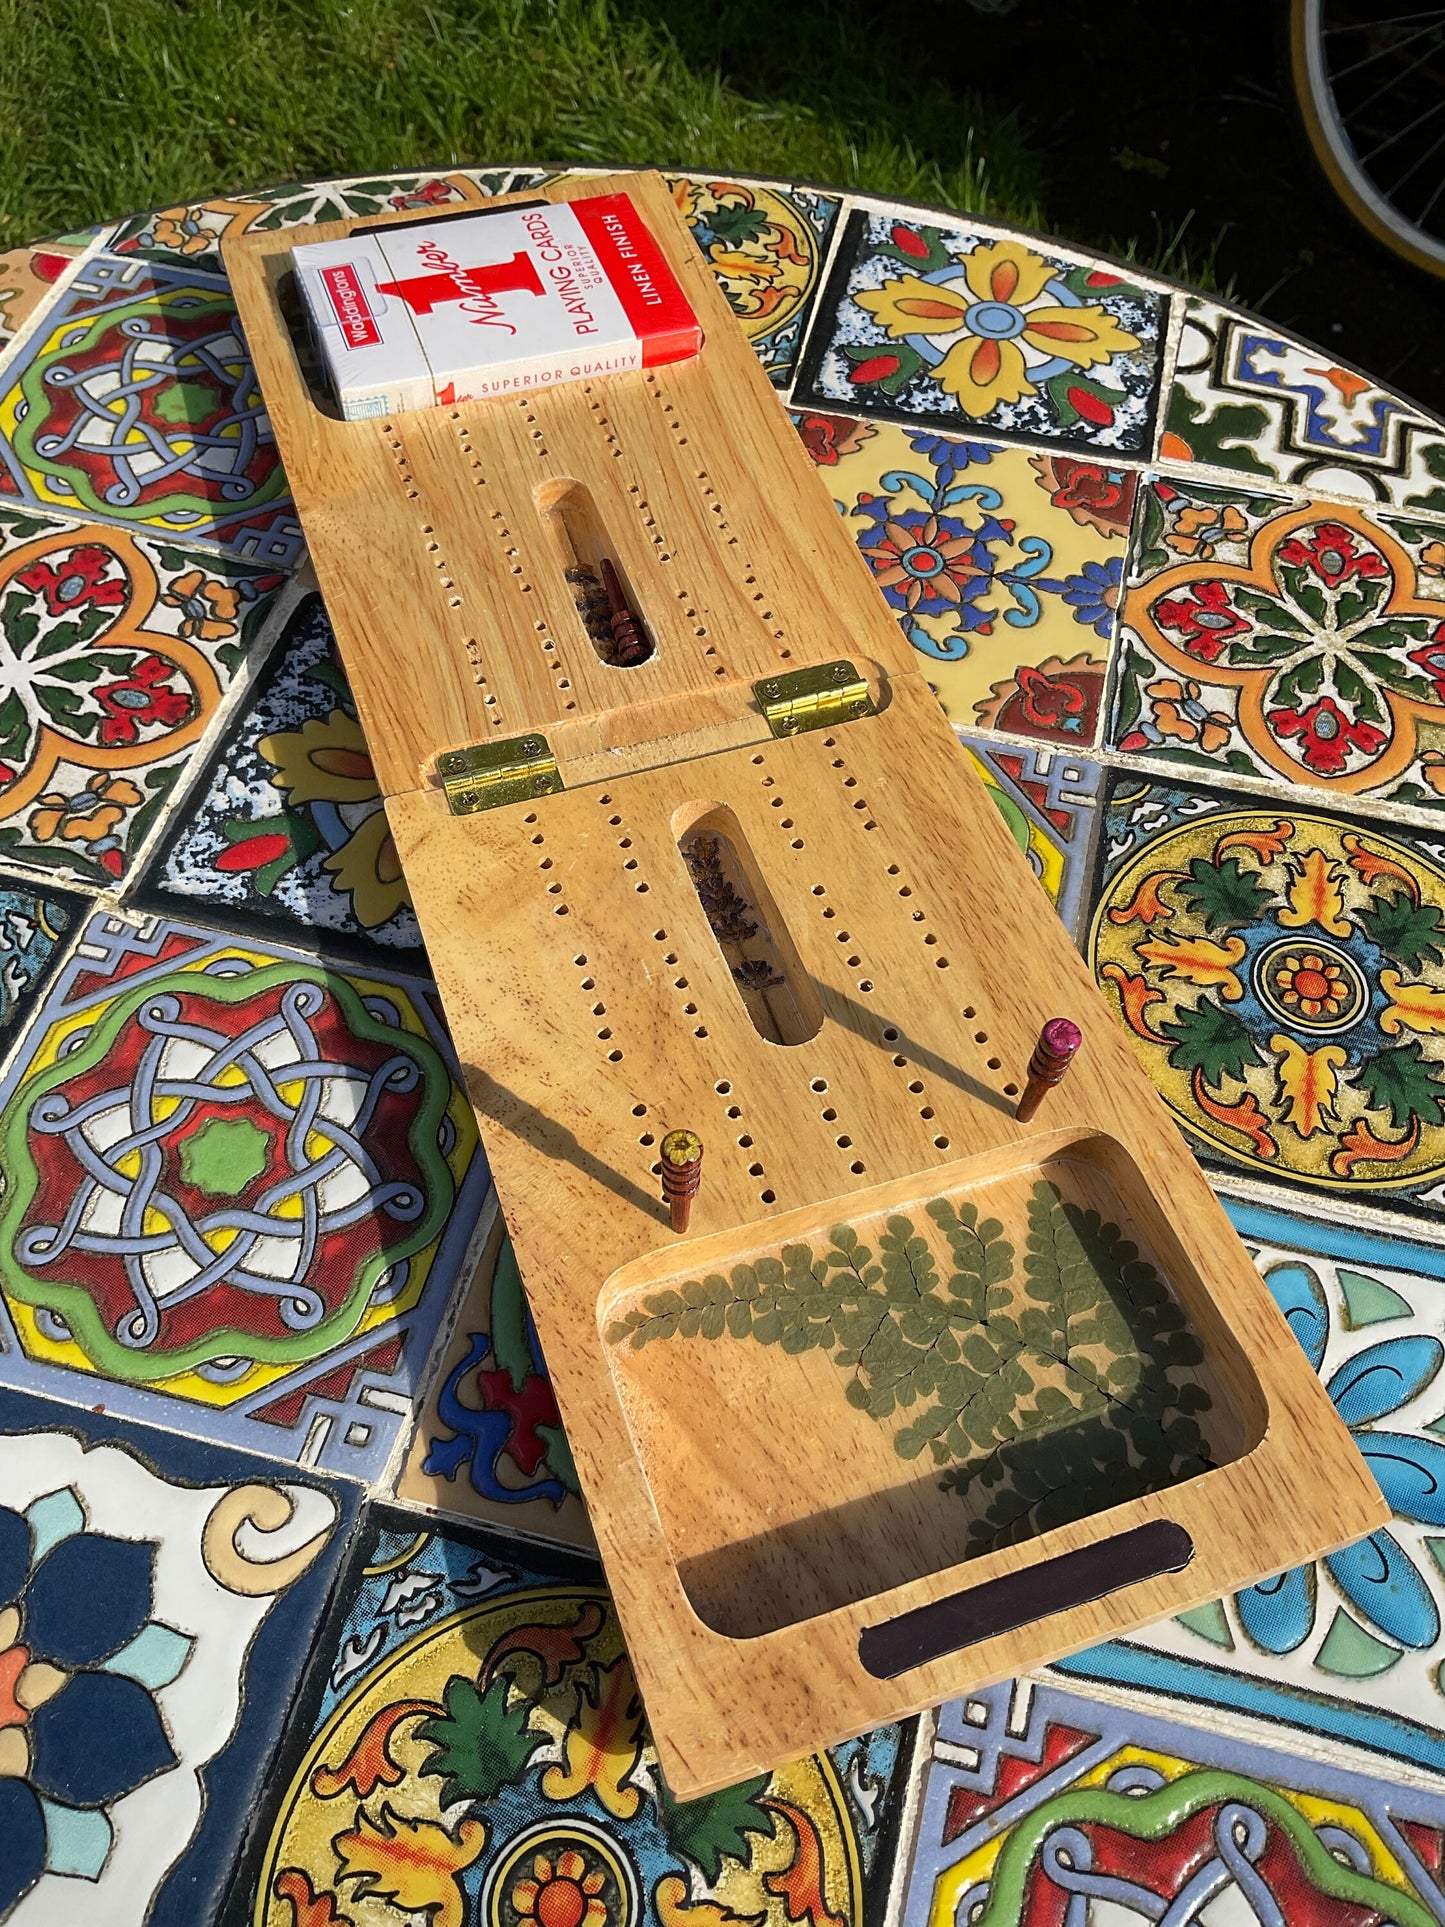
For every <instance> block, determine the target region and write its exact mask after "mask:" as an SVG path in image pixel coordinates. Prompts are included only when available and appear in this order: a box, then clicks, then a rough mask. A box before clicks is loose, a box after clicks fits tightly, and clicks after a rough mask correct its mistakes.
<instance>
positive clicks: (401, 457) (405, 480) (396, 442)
mask: <svg viewBox="0 0 1445 1927" xmlns="http://www.w3.org/2000/svg"><path fill="white" fill-rule="evenodd" d="M452 419H453V421H455V420H456V417H455V415H454V416H453V417H452ZM383 433H384V434H385V436H386V443H387V446H388V448H390V450H391V454H392V459H393V461H395V463H396V466H397V469H398V471H399V473H400V475H401V485H402V488H403V489H404V490H405V491H406V498H407V500H408V501H409V502H419V501H420V500H421V490H420V489H419V488H418V487H417V485H416V476H415V475H414V474H413V473H412V467H411V460H410V457H409V456H408V455H407V452H406V448H405V445H404V444H403V442H402V439H401V437H400V435H399V434H398V433H397V431H396V428H395V426H394V425H393V424H392V423H391V422H390V421H387V422H386V423H385V424H384V427H383ZM421 533H422V536H423V538H424V540H425V542H426V551H427V554H428V555H429V556H430V557H431V559H432V564H433V566H434V567H435V569H436V571H437V573H438V575H439V576H440V577H441V584H442V587H443V588H444V589H445V590H446V592H447V602H448V604H449V605H450V607H452V608H453V609H460V608H461V606H462V598H461V597H460V596H459V595H458V594H457V585H456V583H455V582H454V581H453V580H452V576H451V570H450V567H449V565H448V563H447V560H446V557H445V556H444V555H443V554H442V552H441V544H440V543H439V542H438V541H437V540H436V530H435V529H434V528H433V526H432V524H431V523H430V522H423V523H422V524H421ZM462 628H463V631H464V632H465V628H466V625H465V623H463V625H462ZM462 647H463V648H464V649H465V650H466V652H467V660H468V662H469V663H470V664H471V667H472V680H473V682H475V683H476V684H477V686H478V687H479V688H481V689H485V688H486V686H487V678H486V674H485V671H484V669H483V667H482V650H481V645H480V643H478V641H477V639H476V637H475V636H469V635H467V634H465V633H463V635H462ZM484 700H485V701H486V702H487V703H488V704H490V705H491V706H492V708H493V710H494V712H495V709H496V701H497V699H496V697H495V696H493V695H488V696H487V697H486V698H485V699H484ZM501 720H502V718H501V716H500V714H497V713H494V714H493V716H492V721H493V723H500V722H501Z"/></svg>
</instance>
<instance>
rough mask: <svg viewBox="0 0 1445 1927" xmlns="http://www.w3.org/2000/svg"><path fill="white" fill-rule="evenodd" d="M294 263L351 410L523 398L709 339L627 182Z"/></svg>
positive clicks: (330, 247)
mask: <svg viewBox="0 0 1445 1927" xmlns="http://www.w3.org/2000/svg"><path fill="white" fill-rule="evenodd" d="M292 262H293V265H294V268H295V271H296V276H297V280H298V282H299V284H300V288H301V293H302V297H303V300H304V302H305V306H306V313H307V319H308V322H309V325H310V328H311V332H312V336H313V339H314V341H315V343H316V346H317V349H318V352H319V355H320V358H321V361H322V365H323V366H324V367H325V369H326V371H327V375H328V378H329V381H330V384H331V388H332V391H333V393H334V395H335V398H336V401H337V404H338V406H339V407H340V410H341V414H342V416H343V418H344V419H346V420H347V421H358V420H362V419H364V418H366V417H368V416H373V415H395V414H401V413H404V412H405V411H407V410H409V409H414V408H428V407H431V406H433V405H434V404H440V405H442V406H446V407H450V406H454V405H455V404H456V403H458V402H464V401H476V400H480V399H483V398H486V397H490V396H499V395H526V394H529V393H535V392H536V391H537V390H539V389H542V388H551V387H556V386H557V385H559V384H560V383H562V382H568V381H585V380H590V379H592V378H593V377H595V376H598V375H613V374H620V373H623V372H626V371H628V370H631V369H636V368H650V367H655V366H658V365H661V364H662V363H665V362H670V361H680V360H683V359H684V358H686V357H687V356H689V355H695V354H696V353H697V352H698V349H699V348H700V347H701V345H702V331H701V329H700V328H699V326H698V323H697V319H696V317H695V315H694V314H693V311H692V308H691V306H690V305H689V303H688V300H687V297H686V295H685V294H684V293H683V291H682V289H681V287H680V286H679V285H678V282H677V279H676V276H675V275H674V274H673V272H672V269H671V267H670V266H669V265H668V262H667V259H666V256H665V255H664V254H663V252H662V250H661V248H660V247H659V246H658V244H657V242H656V240H655V239H654V237H653V236H652V234H651V233H650V232H649V231H648V228H647V225H646V223H645V222H644V221H643V219H642V217H641V215H640V214H639V213H638V211H637V209H636V208H635V207H634V206H633V204H632V200H631V198H630V197H629V196H628V195H626V194H607V195H598V196H596V197H594V198H592V199H590V200H585V201H579V202H575V203H572V204H570V205H569V204H562V203H549V202H546V201H534V202H529V203H524V204H521V205H518V204H516V203H513V204H512V205H511V206H508V207H501V208H495V209H484V210H482V211H480V212H477V213H467V214H460V215H458V214H453V215H441V216H433V217H431V218H430V219H426V220H420V221H408V222H405V223H403V224H399V225H389V226H386V225H384V226H377V227H371V228H365V227H363V228H358V229H356V230H355V231H354V232H353V233H351V234H350V235H348V236H347V237H346V238H345V239H344V240H339V241H320V242H313V243H310V244H307V245H303V246H301V247H298V248H296V249H294V250H293V254H292Z"/></svg>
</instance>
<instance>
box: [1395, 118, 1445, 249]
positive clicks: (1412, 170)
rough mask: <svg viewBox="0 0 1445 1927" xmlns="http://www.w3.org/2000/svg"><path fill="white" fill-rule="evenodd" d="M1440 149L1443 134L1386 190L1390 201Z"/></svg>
mask: <svg viewBox="0 0 1445 1927" xmlns="http://www.w3.org/2000/svg"><path fill="white" fill-rule="evenodd" d="M1442 147H1445V134H1442V135H1441V136H1440V138H1439V140H1437V141H1434V142H1432V143H1431V145H1430V146H1429V147H1427V148H1426V149H1425V152H1424V153H1423V154H1420V155H1417V156H1416V158H1415V159H1414V160H1413V161H1412V162H1411V163H1410V165H1409V167H1407V168H1406V169H1405V172H1404V173H1403V174H1402V175H1401V176H1400V178H1399V180H1398V181H1396V182H1395V183H1394V184H1393V185H1392V186H1391V187H1390V188H1389V189H1388V190H1386V191H1388V193H1389V195H1390V198H1391V199H1392V200H1393V199H1394V197H1395V196H1396V195H1397V194H1398V193H1399V191H1400V189H1401V188H1402V187H1403V186H1404V185H1405V183H1406V181H1408V180H1409V178H1410V176H1411V175H1412V174H1416V173H1418V172H1419V170H1420V169H1421V168H1422V167H1423V166H1424V165H1425V163H1426V161H1428V160H1429V158H1430V156H1431V155H1432V154H1438V153H1439V152H1440V149H1441V148H1442ZM1416 225H1417V226H1418V225H1419V223H1418V222H1417V223H1416Z"/></svg>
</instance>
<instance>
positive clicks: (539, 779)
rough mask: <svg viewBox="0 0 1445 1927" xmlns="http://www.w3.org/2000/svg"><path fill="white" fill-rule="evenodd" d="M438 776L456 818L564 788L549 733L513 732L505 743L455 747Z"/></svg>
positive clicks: (442, 758)
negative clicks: (528, 733)
mask: <svg viewBox="0 0 1445 1927" xmlns="http://www.w3.org/2000/svg"><path fill="white" fill-rule="evenodd" d="M437 774H438V776H440V777H441V779H442V788H443V789H444V790H445V792H446V799H447V808H448V809H449V810H450V811H451V813H452V815H453V816H475V815H476V813H477V811H478V810H495V809H497V808H499V807H500V805H501V804H503V803H521V802H524V801H525V800H526V799H527V798H528V797H531V796H551V795H552V794H553V793H554V792H555V791H557V790H560V789H561V788H562V778H561V777H560V776H559V775H558V774H557V759H556V758H555V757H554V756H553V754H552V752H551V750H550V749H549V748H548V747H547V738H546V737H545V736H509V737H508V738H507V740H506V741H505V742H502V743H474V744H473V745H472V747H471V748H470V749H449V750H448V751H447V752H446V754H445V755H443V756H439V757H438V758H437Z"/></svg>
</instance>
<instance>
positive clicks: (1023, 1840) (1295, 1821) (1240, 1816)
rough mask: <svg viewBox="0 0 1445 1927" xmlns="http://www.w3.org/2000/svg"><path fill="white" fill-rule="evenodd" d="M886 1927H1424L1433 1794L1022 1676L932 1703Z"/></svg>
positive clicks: (1434, 1823) (1436, 1840) (1434, 1843)
mask: <svg viewBox="0 0 1445 1927" xmlns="http://www.w3.org/2000/svg"><path fill="white" fill-rule="evenodd" d="M921 1777H922V1784H921V1789H920V1796H921V1797H920V1800H919V1811H918V1827H917V1834H916V1840H915V1845H914V1850H913V1859H912V1864H911V1866H910V1868H909V1874H908V1885H907V1891H906V1894H905V1896H904V1901H903V1907H902V1911H901V1922H900V1927H950V1924H951V1923H959V1927H963V1923H977V1927H1005V1923H1007V1924H1008V1927H1060V1924H1061V1923H1062V1924H1063V1927H1115V1923H1117V1924H1118V1927H1124V1923H1130V1922H1143V1921H1152V1922H1156V1923H1168V1927H1206V1924H1210V1927H1225V1923H1231V1924H1234V1923H1237V1924H1238V1927H1246V1923H1247V1924H1248V1927H1365V1923H1367V1922H1370V1923H1379V1927H1384V1923H1386V1922H1389V1923H1393V1924H1394V1927H1437V1923H1438V1922H1439V1921H1440V1920H1441V1918H1442V1917H1445V1893H1442V1888H1441V1883H1440V1876H1441V1861H1442V1837H1445V1794H1442V1792H1441V1790H1440V1788H1439V1787H1438V1786H1436V1787H1433V1788H1431V1787H1421V1786H1411V1785H1405V1784H1401V1781H1400V1776H1399V1775H1387V1776H1384V1777H1381V1778H1379V1779H1376V1778H1372V1777H1371V1776H1370V1775H1369V1774H1368V1773H1364V1772H1361V1771H1358V1770H1355V1771H1351V1770H1350V1767H1349V1766H1348V1765H1347V1764H1344V1763H1341V1764H1338V1765H1336V1764H1333V1763H1329V1762H1326V1761H1324V1760H1322V1759H1320V1758H1318V1757H1315V1756H1310V1757H1305V1756H1302V1755H1299V1754H1296V1753H1294V1752H1291V1751H1286V1750H1284V1749H1281V1748H1277V1747H1275V1746H1272V1745H1270V1744H1269V1742H1268V1740H1265V1741H1264V1742H1263V1743H1259V1742H1255V1741H1253V1740H1248V1739H1244V1738H1239V1737H1235V1736H1234V1735H1233V1734H1231V1733H1229V1732H1225V1731H1222V1730H1221V1728H1220V1724H1219V1723H1218V1722H1217V1721H1215V1720H1212V1719H1208V1720H1204V1721H1201V1722H1199V1723H1198V1724H1197V1725H1191V1724H1188V1723H1179V1722H1177V1721H1174V1720H1171V1719H1169V1718H1167V1717H1161V1716H1157V1715H1156V1714H1155V1713H1153V1712H1152V1711H1144V1710H1141V1709H1139V1708H1138V1707H1135V1706H1109V1705H1101V1704H1099V1703H1098V1702H1097V1701H1095V1700H1092V1699H1086V1698H1083V1697H1081V1696H1080V1695H1079V1694H1077V1693H1069V1692H1063V1691H1061V1690H1060V1689H1059V1688H1058V1687H1057V1686H1055V1685H1053V1684H1047V1685H1039V1686H1036V1685H1035V1684H1034V1683H1033V1682H1032V1681H1030V1680H1018V1681H1007V1682H1005V1683H1004V1684H1003V1685H1001V1686H991V1687H988V1688H987V1689H986V1690H985V1691H983V1692H981V1693H979V1694H978V1696H977V1697H976V1698H974V1699H970V1700H967V1701H954V1702H952V1703H951V1704H949V1705H947V1706H944V1707H942V1708H940V1710H939V1715H938V1725H937V1735H936V1738H935V1740H934V1743H933V1756H932V1759H931V1760H930V1761H929V1763H928V1764H927V1766H926V1768H925V1770H924V1773H923V1775H922V1776H921Z"/></svg>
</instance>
